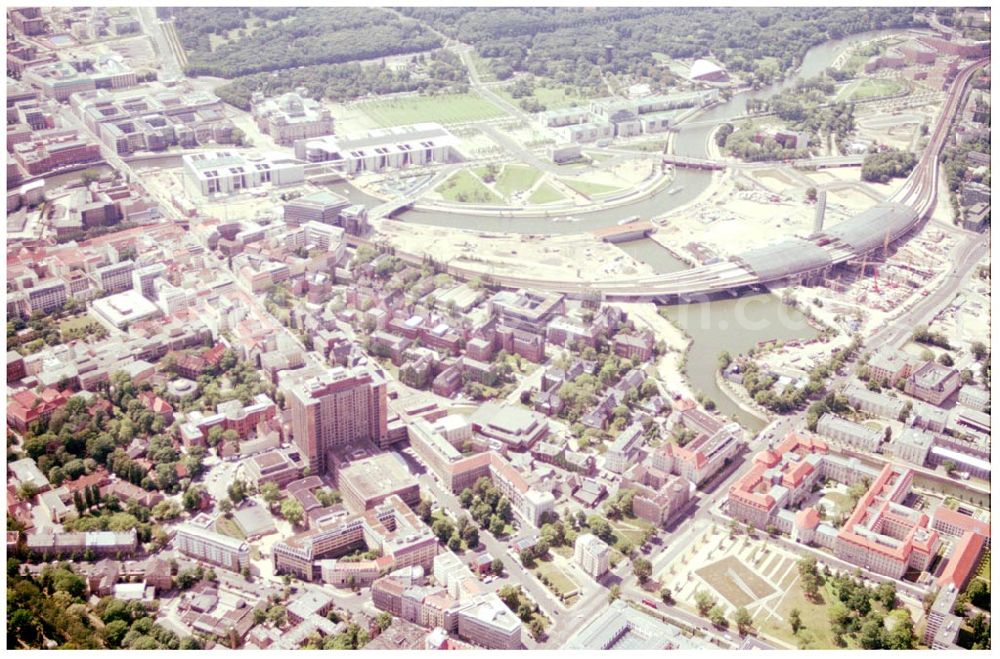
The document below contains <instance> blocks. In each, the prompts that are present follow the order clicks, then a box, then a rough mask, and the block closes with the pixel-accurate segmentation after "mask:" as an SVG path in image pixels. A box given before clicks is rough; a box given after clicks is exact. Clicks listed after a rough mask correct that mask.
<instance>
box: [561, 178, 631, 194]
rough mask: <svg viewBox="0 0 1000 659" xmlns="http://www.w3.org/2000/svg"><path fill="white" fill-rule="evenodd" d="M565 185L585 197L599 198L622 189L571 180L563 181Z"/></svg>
mask: <svg viewBox="0 0 1000 659" xmlns="http://www.w3.org/2000/svg"><path fill="white" fill-rule="evenodd" d="M561 180H562V182H563V183H565V184H566V185H568V186H569V187H571V188H573V189H574V190H576V191H577V192H579V193H580V194H582V195H583V196H584V197H591V198H592V197H597V196H600V195H605V194H610V193H612V192H618V191H619V190H621V188H617V187H615V186H613V185H603V184H601V183H590V182H589V181H574V180H570V179H561Z"/></svg>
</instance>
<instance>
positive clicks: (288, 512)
mask: <svg viewBox="0 0 1000 659" xmlns="http://www.w3.org/2000/svg"><path fill="white" fill-rule="evenodd" d="M281 516H282V517H284V518H285V519H287V520H288V521H289V522H291V523H292V524H293V525H296V524H298V523H299V522H301V521H302V520H303V519H304V518H305V511H303V510H302V504H301V503H299V500H298V499H296V498H295V497H287V498H286V499H285V500H284V501H282V502H281Z"/></svg>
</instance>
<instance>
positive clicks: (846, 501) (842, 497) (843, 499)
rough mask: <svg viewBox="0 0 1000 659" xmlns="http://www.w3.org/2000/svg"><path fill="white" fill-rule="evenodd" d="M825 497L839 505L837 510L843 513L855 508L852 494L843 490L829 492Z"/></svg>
mask: <svg viewBox="0 0 1000 659" xmlns="http://www.w3.org/2000/svg"><path fill="white" fill-rule="evenodd" d="M823 498H824V499H829V500H830V501H832V502H833V505H835V506H836V507H837V512H839V513H841V514H842V515H846V514H849V513H850V512H851V511H852V510H853V509H854V506H853V505H852V500H851V497H850V495H847V494H844V493H843V492H827V493H826V494H824V495H823Z"/></svg>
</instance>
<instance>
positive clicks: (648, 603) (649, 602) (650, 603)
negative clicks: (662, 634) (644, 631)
mask: <svg viewBox="0 0 1000 659" xmlns="http://www.w3.org/2000/svg"><path fill="white" fill-rule="evenodd" d="M642 603H643V604H645V605H646V606H648V607H649V608H651V609H655V608H656V602H654V601H653V600H651V599H644V600H642Z"/></svg>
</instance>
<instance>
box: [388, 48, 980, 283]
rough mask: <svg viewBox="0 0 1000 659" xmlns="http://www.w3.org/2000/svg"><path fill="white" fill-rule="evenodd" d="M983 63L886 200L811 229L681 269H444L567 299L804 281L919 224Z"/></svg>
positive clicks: (960, 84) (965, 73) (968, 72)
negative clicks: (559, 273)
mask: <svg viewBox="0 0 1000 659" xmlns="http://www.w3.org/2000/svg"><path fill="white" fill-rule="evenodd" d="M988 62H989V58H983V59H980V60H977V61H975V62H973V63H972V64H970V65H969V66H967V67H965V68H964V69H962V71H961V72H960V73H959V74H958V76H957V77H956V79H955V83H954V84H953V85H952V88H951V90H950V91H949V94H948V98H947V100H946V102H945V105H944V107H943V108H942V111H941V115H940V118H939V119H938V122H937V124H936V126H935V127H934V130H933V132H932V133H931V135H930V139H929V141H928V144H927V147H926V148H925V149H924V153H923V155H922V157H921V159H920V161H919V163H918V164H917V165H916V167H914V169H913V171H912V172H911V173H910V176H909V177H908V178H907V180H906V181H905V182H904V184H903V186H902V187H901V188H900V189H899V190H898V191H897V192H896V193H895V194H894V195H893V196H892V197H891V198H890V199H888V200H887V201H886V202H884V203H880V204H876V205H875V206H873V207H871V208H869V209H868V210H865V211H863V212H861V213H859V214H857V215H855V216H854V217H852V218H850V219H847V220H844V221H843V222H840V223H839V224H836V225H834V226H832V227H829V228H827V229H825V230H824V231H822V232H820V233H818V234H816V235H813V236H810V237H808V238H798V237H795V238H788V239H784V240H781V241H779V242H776V243H774V244H772V245H768V246H766V247H761V248H756V249H752V250H749V251H747V252H744V253H741V254H739V255H736V256H734V257H731V258H729V259H727V260H722V261H718V262H716V263H710V264H707V265H703V266H700V267H697V268H692V269H690V270H685V271H682V272H673V273H668V274H661V275H653V276H647V277H639V278H632V279H627V280H616V281H595V282H582V281H572V280H545V279H534V278H530V277H513V276H508V275H504V274H497V273H484V272H482V271H480V270H471V269H468V268H463V267H458V266H450V265H449V266H446V267H445V269H446V270H447V271H448V272H449V273H450V274H453V275H455V276H459V277H466V278H469V277H482V278H483V279H484V281H488V282H489V283H491V284H495V285H500V286H504V287H508V288H535V289H541V290H549V291H553V292H559V293H565V294H567V295H571V296H574V297H587V298H592V297H601V298H603V299H607V300H621V301H640V300H641V301H658V302H687V301H691V300H695V299H707V298H710V297H713V296H716V295H720V294H730V295H737V294H739V293H740V292H743V291H746V290H752V289H759V288H761V287H763V286H766V285H769V284H777V283H779V282H788V281H808V280H809V279H811V278H813V277H815V276H817V275H822V274H823V273H825V272H828V271H829V270H830V269H832V268H833V267H835V266H837V265H840V264H844V263H847V262H848V261H852V260H855V259H858V258H861V257H864V256H866V255H868V254H871V253H873V252H876V251H877V250H879V249H885V248H886V247H887V246H888V245H889V244H890V243H893V242H895V241H897V240H899V239H901V238H903V237H904V236H906V235H907V234H909V233H910V232H911V231H913V230H914V229H916V228H918V227H919V226H920V224H921V222H922V221H923V220H924V219H925V218H926V217H927V216H928V214H929V213H930V212H931V211H932V210H933V208H934V207H935V205H936V203H937V180H938V174H939V171H940V154H941V149H942V148H943V147H944V144H945V141H946V139H947V136H948V133H949V130H950V128H951V124H952V121H953V119H954V116H955V113H956V111H957V109H958V107H959V105H960V102H961V99H962V97H963V95H964V90H965V87H966V85H967V84H968V83H969V80H971V78H972V76H973V74H975V72H976V71H977V70H979V69H980V68H981V67H982V66H984V65H985V64H987V63H988ZM690 160H697V159H690ZM709 162H712V161H709ZM713 164H717V163H713ZM396 255H397V256H399V257H401V258H403V259H404V260H408V261H413V262H422V261H423V260H424V257H422V256H416V255H409V254H402V253H399V252H396Z"/></svg>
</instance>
